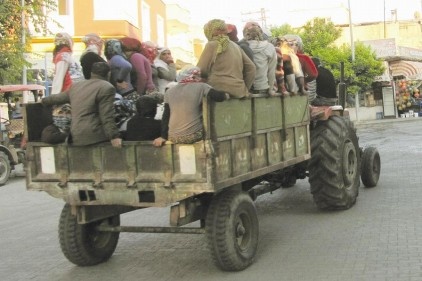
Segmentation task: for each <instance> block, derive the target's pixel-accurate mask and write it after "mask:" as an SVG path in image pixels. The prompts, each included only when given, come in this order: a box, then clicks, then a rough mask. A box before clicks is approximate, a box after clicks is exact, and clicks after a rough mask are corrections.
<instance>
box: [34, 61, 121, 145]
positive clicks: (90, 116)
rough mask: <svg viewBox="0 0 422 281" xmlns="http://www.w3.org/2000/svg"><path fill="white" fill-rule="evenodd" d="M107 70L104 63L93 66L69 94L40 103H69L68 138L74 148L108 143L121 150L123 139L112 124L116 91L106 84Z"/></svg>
mask: <svg viewBox="0 0 422 281" xmlns="http://www.w3.org/2000/svg"><path fill="white" fill-rule="evenodd" d="M109 73H110V66H109V65H108V64H107V63H106V62H96V63H94V64H93V65H92V70H91V79H89V80H84V81H81V82H77V83H75V84H73V85H72V86H71V87H70V88H69V89H68V90H66V91H64V92H62V93H59V94H56V95H51V96H48V97H46V98H43V99H42V100H41V102H42V104H44V105H46V106H52V105H60V104H65V103H70V105H71V106H72V113H71V117H72V118H71V120H72V121H71V126H70V135H71V141H72V144H73V145H75V146H84V145H91V144H96V143H100V142H105V141H110V142H111V144H112V146H114V147H121V146H122V139H121V137H120V133H119V129H118V128H117V126H116V123H115V120H114V106H113V102H114V96H115V92H116V90H115V88H114V87H113V85H112V84H111V83H110V82H108V81H107V79H108V75H109Z"/></svg>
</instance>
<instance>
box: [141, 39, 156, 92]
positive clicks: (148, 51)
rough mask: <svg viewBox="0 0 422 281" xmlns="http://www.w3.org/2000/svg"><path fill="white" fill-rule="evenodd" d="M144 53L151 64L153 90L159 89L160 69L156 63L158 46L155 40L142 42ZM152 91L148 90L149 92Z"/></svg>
mask: <svg viewBox="0 0 422 281" xmlns="http://www.w3.org/2000/svg"><path fill="white" fill-rule="evenodd" d="M142 53H143V54H144V56H145V57H146V58H147V59H148V61H149V63H150V64H151V77H152V82H153V83H154V87H155V88H154V89H153V90H152V91H158V70H157V67H156V66H155V64H154V61H155V59H156V58H157V56H158V46H157V44H155V43H154V42H151V41H146V42H142ZM149 92H151V91H148V93H149Z"/></svg>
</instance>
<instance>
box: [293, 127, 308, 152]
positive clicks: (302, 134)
mask: <svg viewBox="0 0 422 281" xmlns="http://www.w3.org/2000/svg"><path fill="white" fill-rule="evenodd" d="M308 137H309V136H308V126H300V127H296V128H295V144H296V148H295V149H296V156H301V155H305V154H308V153H310V151H309V146H308Z"/></svg>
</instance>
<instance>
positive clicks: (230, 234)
mask: <svg viewBox="0 0 422 281" xmlns="http://www.w3.org/2000/svg"><path fill="white" fill-rule="evenodd" d="M205 230H206V236H207V240H208V248H209V249H210V251H211V255H212V258H213V260H214V263H215V264H216V265H217V266H218V267H219V268H221V269H222V270H226V271H240V270H243V269H245V268H246V267H248V266H249V265H250V264H251V263H252V262H253V259H254V257H255V254H256V251H257V247H258V233H259V225H258V217H257V214H256V209H255V205H254V204H253V201H252V199H251V198H250V196H249V195H248V194H247V193H244V192H240V191H226V192H221V193H220V194H218V195H216V196H215V197H214V198H213V200H212V202H211V204H210V206H209V209H208V212H207V216H206V222H205Z"/></svg>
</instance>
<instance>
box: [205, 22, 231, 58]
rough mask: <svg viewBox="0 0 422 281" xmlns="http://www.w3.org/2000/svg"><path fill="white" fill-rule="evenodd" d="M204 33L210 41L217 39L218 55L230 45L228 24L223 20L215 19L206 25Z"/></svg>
mask: <svg viewBox="0 0 422 281" xmlns="http://www.w3.org/2000/svg"><path fill="white" fill-rule="evenodd" d="M204 34H205V37H207V39H208V41H217V42H218V47H217V55H218V54H220V53H222V52H224V51H225V50H226V49H227V47H228V46H229V42H230V39H229V37H228V36H227V26H226V23H225V22H224V21H223V20H219V19H213V20H210V21H209V22H208V23H206V24H205V25H204Z"/></svg>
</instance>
